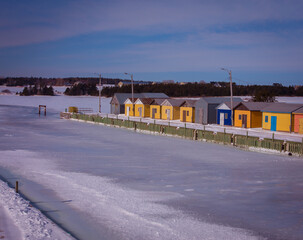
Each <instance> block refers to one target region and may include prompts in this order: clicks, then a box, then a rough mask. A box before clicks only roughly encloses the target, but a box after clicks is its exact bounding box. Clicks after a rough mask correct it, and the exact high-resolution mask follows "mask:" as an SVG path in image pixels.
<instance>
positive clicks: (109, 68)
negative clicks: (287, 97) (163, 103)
mask: <svg viewBox="0 0 303 240" xmlns="http://www.w3.org/2000/svg"><path fill="white" fill-rule="evenodd" d="M0 9H1V14H0V36H1V37H0V76H4V77H6V76H37V77H40V76H41V77H69V76H81V77H91V76H94V75H93V73H94V72H98V73H99V72H101V73H102V75H103V76H104V77H119V78H126V76H125V75H123V73H124V72H131V73H133V74H134V79H137V80H149V81H161V80H168V79H173V80H175V81H200V80H204V81H206V82H209V81H227V79H228V74H227V73H226V72H224V71H222V70H220V68H221V67H224V68H227V69H231V70H232V73H233V77H234V81H235V82H237V83H238V84H272V83H274V82H280V83H282V84H284V85H298V84H301V85H302V84H303V14H302V12H303V1H302V0H288V1H286V0H266V1H264V0H249V1H246V0H230V1H223V0H212V1H210V0H206V1H203V0H199V1H198V0H187V1H184V0H182V1H180V0H175V1H170V0H162V1H158V0H153V1H144V0H135V1H132V0H127V1H126V0H124V1H123V0H109V1H102V0H100V1H95V0H87V1H80V0H52V1H46V0H45V1H41V0H27V1H17V0H10V1H4V0H0Z"/></svg>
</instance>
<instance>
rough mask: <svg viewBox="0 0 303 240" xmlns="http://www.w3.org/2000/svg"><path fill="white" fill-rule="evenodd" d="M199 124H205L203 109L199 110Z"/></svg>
mask: <svg viewBox="0 0 303 240" xmlns="http://www.w3.org/2000/svg"><path fill="white" fill-rule="evenodd" d="M199 123H200V124H203V108H199Z"/></svg>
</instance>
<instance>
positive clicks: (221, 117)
mask: <svg viewBox="0 0 303 240" xmlns="http://www.w3.org/2000/svg"><path fill="white" fill-rule="evenodd" d="M220 125H221V126H224V113H220Z"/></svg>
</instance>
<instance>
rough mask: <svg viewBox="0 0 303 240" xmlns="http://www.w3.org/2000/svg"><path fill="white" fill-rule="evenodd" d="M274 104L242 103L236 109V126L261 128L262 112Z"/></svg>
mask: <svg viewBox="0 0 303 240" xmlns="http://www.w3.org/2000/svg"><path fill="white" fill-rule="evenodd" d="M272 104H273V103H268V102H242V103H240V104H239V105H238V106H237V107H235V108H234V126H235V127H240V128H261V127H262V110H263V109H264V108H266V107H268V106H270V105H272Z"/></svg>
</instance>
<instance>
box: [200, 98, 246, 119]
mask: <svg viewBox="0 0 303 240" xmlns="http://www.w3.org/2000/svg"><path fill="white" fill-rule="evenodd" d="M228 101H230V97H202V98H200V99H198V100H197V102H196V104H195V122H196V123H200V124H211V123H217V109H216V107H218V106H219V105H220V104H221V103H224V102H228ZM241 101H242V99H241V98H237V97H234V98H233V103H234V104H236V102H241Z"/></svg>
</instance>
